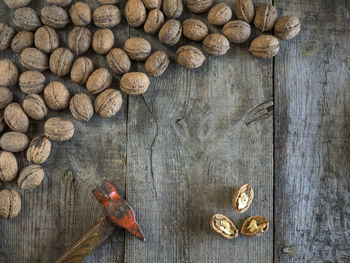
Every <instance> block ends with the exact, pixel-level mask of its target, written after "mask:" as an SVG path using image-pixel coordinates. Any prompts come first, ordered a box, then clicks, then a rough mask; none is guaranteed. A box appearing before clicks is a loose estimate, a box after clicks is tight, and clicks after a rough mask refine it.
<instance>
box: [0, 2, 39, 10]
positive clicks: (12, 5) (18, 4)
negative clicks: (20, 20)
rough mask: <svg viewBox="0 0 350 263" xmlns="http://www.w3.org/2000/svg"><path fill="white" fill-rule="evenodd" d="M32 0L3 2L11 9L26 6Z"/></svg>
mask: <svg viewBox="0 0 350 263" xmlns="http://www.w3.org/2000/svg"><path fill="white" fill-rule="evenodd" d="M31 1H32V0H4V2H5V4H6V5H7V6H8V7H9V8H12V9H17V8H20V7H25V6H27V5H28V4H29V3H30V2H31Z"/></svg>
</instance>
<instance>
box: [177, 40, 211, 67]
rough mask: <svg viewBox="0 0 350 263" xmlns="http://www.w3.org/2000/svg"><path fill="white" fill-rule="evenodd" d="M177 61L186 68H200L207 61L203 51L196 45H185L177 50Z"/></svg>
mask: <svg viewBox="0 0 350 263" xmlns="http://www.w3.org/2000/svg"><path fill="white" fill-rule="evenodd" d="M176 61H177V63H179V64H180V65H181V66H183V67H184V68H189V69H194V68H199V67H200V66H202V65H203V63H204V61H205V56H204V54H203V53H202V51H201V50H200V49H198V48H196V47H195V46H190V45H185V46H182V47H180V48H179V49H178V50H177V51H176Z"/></svg>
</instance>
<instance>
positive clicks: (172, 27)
mask: <svg viewBox="0 0 350 263" xmlns="http://www.w3.org/2000/svg"><path fill="white" fill-rule="evenodd" d="M181 34H182V25H181V22H180V21H177V20H175V19H170V20H168V21H167V22H166V23H165V24H164V25H163V26H162V28H161V29H160V30H159V33H158V38H159V41H160V42H161V43H163V44H165V45H167V46H173V45H175V44H176V43H177V42H179V40H180V38H181Z"/></svg>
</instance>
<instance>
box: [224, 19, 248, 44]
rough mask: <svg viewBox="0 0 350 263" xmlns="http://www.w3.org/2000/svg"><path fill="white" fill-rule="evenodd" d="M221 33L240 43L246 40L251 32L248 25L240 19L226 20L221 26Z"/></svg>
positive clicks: (231, 40)
mask: <svg viewBox="0 0 350 263" xmlns="http://www.w3.org/2000/svg"><path fill="white" fill-rule="evenodd" d="M222 33H223V34H224V35H225V37H226V38H227V39H228V40H229V41H230V42H232V43H235V44H241V43H244V42H246V41H247V40H248V39H249V37H250V34H251V28H250V25H249V24H248V23H247V22H244V21H242V20H233V21H230V22H228V23H227V24H225V25H224V27H223V28H222Z"/></svg>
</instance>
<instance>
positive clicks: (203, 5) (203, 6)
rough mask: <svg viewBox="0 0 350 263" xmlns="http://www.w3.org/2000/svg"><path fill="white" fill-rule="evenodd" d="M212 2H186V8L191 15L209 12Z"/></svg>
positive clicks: (208, 0) (188, 0) (211, 0)
mask: <svg viewBox="0 0 350 263" xmlns="http://www.w3.org/2000/svg"><path fill="white" fill-rule="evenodd" d="M213 2H214V0H187V8H188V10H190V11H191V12H192V13H196V14H200V13H204V12H206V11H208V10H209V8H210V7H211V6H212V5H213Z"/></svg>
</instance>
